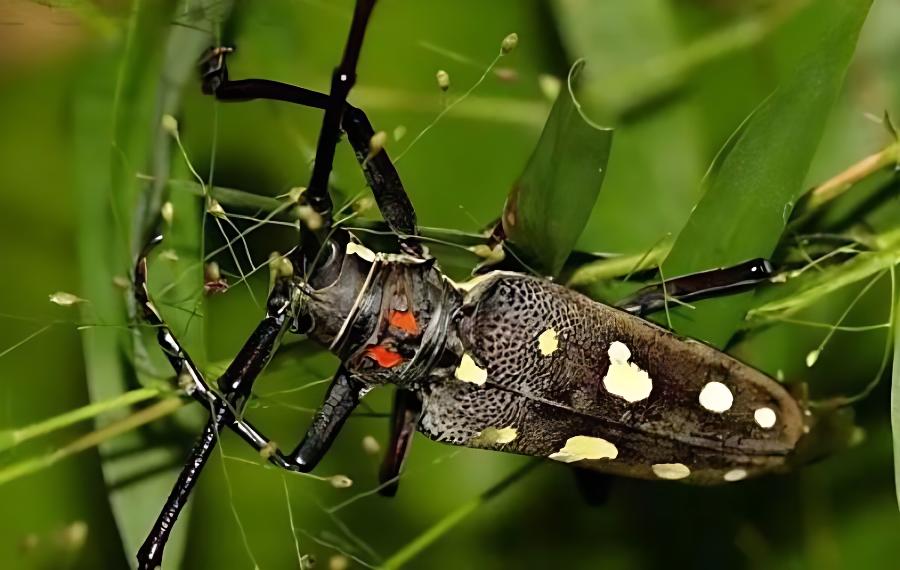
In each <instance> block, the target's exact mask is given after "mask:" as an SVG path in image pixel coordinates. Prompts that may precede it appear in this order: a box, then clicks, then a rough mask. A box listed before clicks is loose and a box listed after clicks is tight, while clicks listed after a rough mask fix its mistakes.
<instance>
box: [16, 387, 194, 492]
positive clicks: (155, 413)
mask: <svg viewBox="0 0 900 570" xmlns="http://www.w3.org/2000/svg"><path fill="white" fill-rule="evenodd" d="M183 405H184V401H183V400H181V399H179V398H166V399H165V400H161V401H159V402H157V403H156V404H153V405H152V406H150V407H147V408H144V409H143V410H140V411H138V412H135V413H133V414H131V415H130V416H128V417H126V418H123V419H121V420H119V421H117V422H113V423H111V424H109V425H108V426H106V427H104V428H102V429H98V430H96V431H92V432H90V433H88V434H86V435H84V436H82V437H79V438H78V439H75V440H74V441H72V442H71V443H69V444H68V445H66V446H64V447H61V448H59V449H57V450H55V451H53V452H52V453H48V454H45V455H40V456H38V457H32V458H30V459H26V460H24V461H20V462H18V463H13V464H12V465H9V466H7V467H5V468H3V469H0V485H3V484H4V483H9V482H10V481H13V480H15V479H18V478H20V477H24V476H26V475H31V474H32V473H36V472H38V471H42V470H44V469H46V468H48V467H52V466H53V465H55V464H56V463H58V462H60V461H62V460H63V459H66V458H68V457H71V456H73V455H75V454H77V453H81V452H82V451H84V450H86V449H90V448H92V447H95V446H97V445H100V444H101V443H103V442H104V441H107V440H110V439H112V438H114V437H116V436H119V435H122V434H123V433H126V432H129V431H131V430H133V429H136V428H138V427H140V426H142V425H144V424H148V423H150V422H153V421H156V420H158V419H159V418H162V417H165V416H167V415H169V414H171V413H173V412H174V411H175V410H177V409H178V408H180V407H181V406H183Z"/></svg>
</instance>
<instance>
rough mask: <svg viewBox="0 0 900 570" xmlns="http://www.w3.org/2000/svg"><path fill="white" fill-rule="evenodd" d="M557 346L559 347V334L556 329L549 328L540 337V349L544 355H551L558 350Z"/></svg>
mask: <svg viewBox="0 0 900 570" xmlns="http://www.w3.org/2000/svg"><path fill="white" fill-rule="evenodd" d="M557 348H559V335H558V334H556V329H553V328H549V329H547V330H545V331H544V332H542V333H541V336H539V337H538V350H540V351H541V354H543V355H544V356H550V355H551V354H553V353H554V352H556V349H557Z"/></svg>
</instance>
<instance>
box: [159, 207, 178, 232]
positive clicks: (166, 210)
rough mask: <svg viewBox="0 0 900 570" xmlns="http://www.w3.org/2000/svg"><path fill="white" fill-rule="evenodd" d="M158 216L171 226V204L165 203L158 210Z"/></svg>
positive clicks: (173, 213)
mask: <svg viewBox="0 0 900 570" xmlns="http://www.w3.org/2000/svg"><path fill="white" fill-rule="evenodd" d="M159 214H160V215H161V216H162V219H163V220H165V221H166V223H167V224H169V225H170V226H171V225H172V220H173V219H174V218H175V206H173V205H172V202H166V203H165V204H163V205H162V207H161V208H160V209H159Z"/></svg>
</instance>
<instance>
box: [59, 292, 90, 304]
mask: <svg viewBox="0 0 900 570" xmlns="http://www.w3.org/2000/svg"><path fill="white" fill-rule="evenodd" d="M85 301H87V299H82V298H81V297H79V296H78V295H73V294H72V293H66V292H65V291H57V292H56V293H53V294H52V295H50V302H51V303H54V304H57V305H59V306H60V307H70V306H72V305H77V304H78V303H84V302H85Z"/></svg>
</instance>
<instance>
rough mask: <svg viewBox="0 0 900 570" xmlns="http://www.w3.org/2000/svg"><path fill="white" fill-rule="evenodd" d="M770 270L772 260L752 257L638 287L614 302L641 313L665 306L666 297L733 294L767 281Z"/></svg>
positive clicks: (686, 299)
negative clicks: (724, 265)
mask: <svg viewBox="0 0 900 570" xmlns="http://www.w3.org/2000/svg"><path fill="white" fill-rule="evenodd" d="M772 274H773V271H772V264H771V263H769V261H768V260H766V259H762V258H759V259H752V260H750V261H745V262H744V263H739V264H738V265H732V266H731V267H723V268H719V269H710V270H707V271H701V272H699V273H691V274H689V275H683V276H681V277H676V278H674V279H667V280H666V281H665V282H664V283H659V284H656V285H650V286H648V287H644V288H643V289H640V290H638V291H637V292H636V293H634V294H632V295H631V296H630V297H628V298H626V299H624V300H623V301H621V302H619V303H617V304H616V306H617V307H619V308H620V309H622V310H623V311H627V312H629V313H632V314H635V315H640V316H644V315H648V314H650V313H654V312H656V311H659V310H662V309H664V308H665V306H666V303H667V301H668V300H669V299H674V300H676V301H682V302H690V301H696V300H699V299H708V298H710V297H719V296H723V295H732V294H734V293H740V292H741V291H746V290H748V289H752V288H753V287H756V286H757V285H760V284H762V283H765V282H767V281H768V280H769V279H771V277H772Z"/></svg>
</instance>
